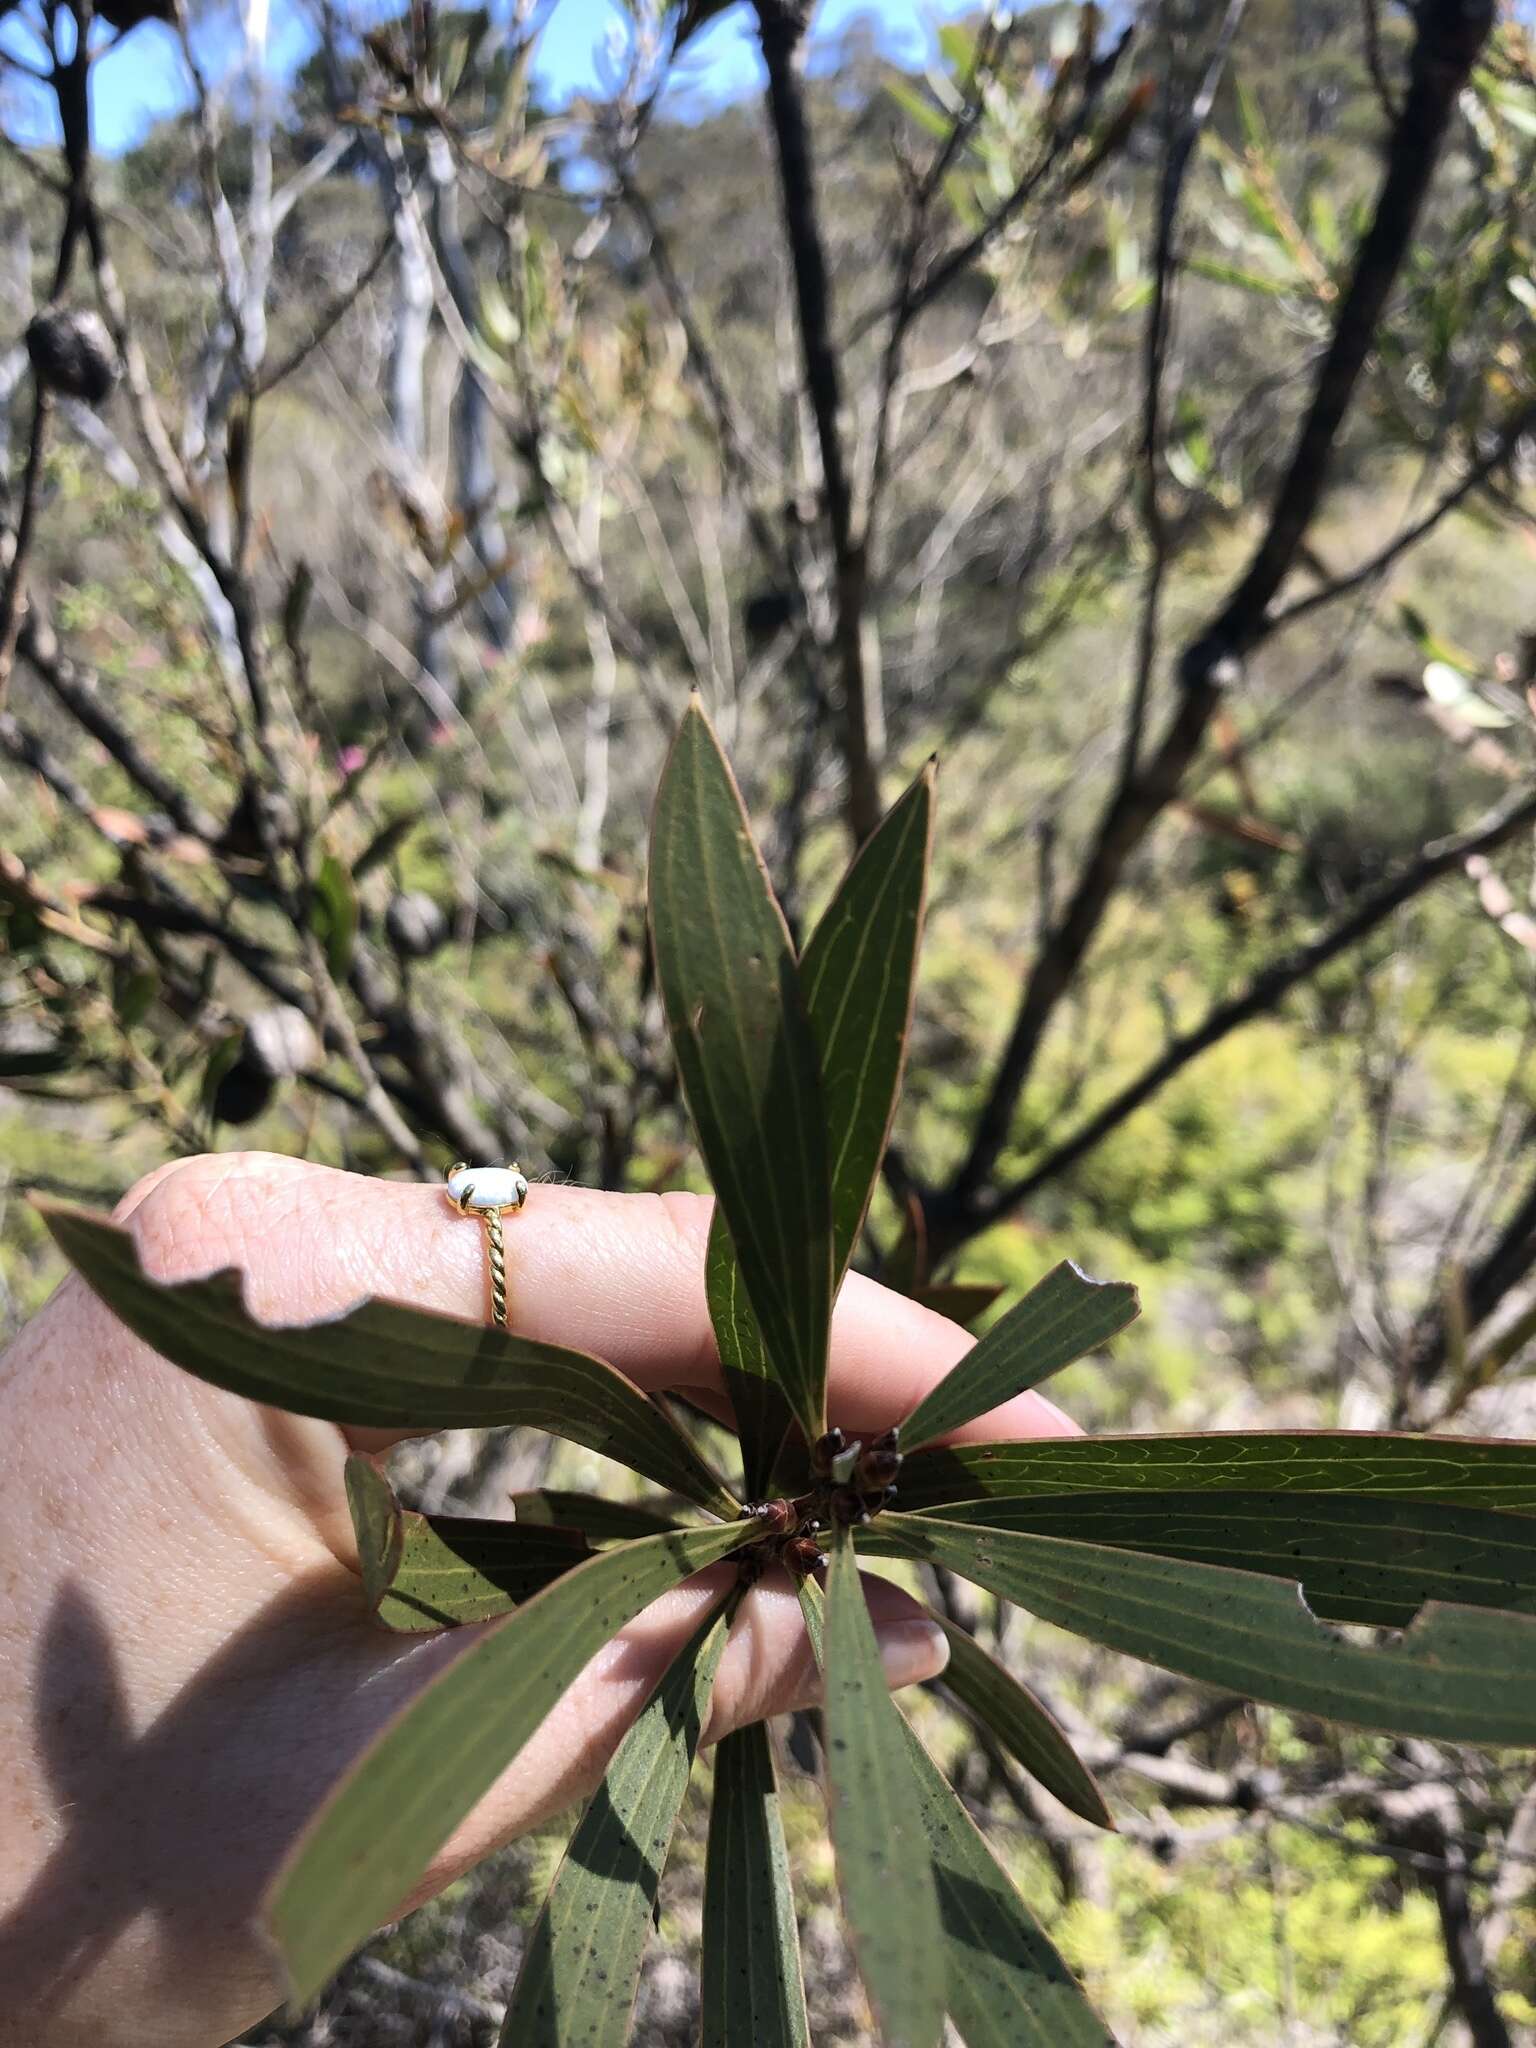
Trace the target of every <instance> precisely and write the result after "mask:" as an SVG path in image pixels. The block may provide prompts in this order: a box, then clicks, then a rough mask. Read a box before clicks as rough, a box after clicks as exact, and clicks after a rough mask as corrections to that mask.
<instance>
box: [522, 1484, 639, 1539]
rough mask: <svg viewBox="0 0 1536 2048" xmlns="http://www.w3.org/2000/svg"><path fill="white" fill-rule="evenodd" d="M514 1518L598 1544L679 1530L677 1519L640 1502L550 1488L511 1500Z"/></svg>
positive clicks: (531, 1489) (536, 1487)
mask: <svg viewBox="0 0 1536 2048" xmlns="http://www.w3.org/2000/svg"><path fill="white" fill-rule="evenodd" d="M507 1501H508V1505H509V1506H510V1507H511V1509H512V1513H513V1516H514V1518H515V1519H516V1520H517V1521H519V1522H526V1523H529V1524H538V1525H541V1526H543V1527H546V1528H550V1527H553V1528H557V1529H579V1530H580V1531H581V1533H582V1535H583V1536H586V1537H589V1538H591V1540H592V1541H593V1542H594V1543H606V1542H612V1541H614V1540H615V1539H619V1540H623V1539H625V1538H627V1537H630V1536H659V1535H660V1534H661V1532H662V1531H663V1530H664V1529H675V1528H676V1527H677V1519H676V1517H675V1516H674V1515H672V1514H671V1513H670V1512H664V1511H662V1510H659V1509H658V1508H657V1507H655V1506H652V1505H650V1504H649V1503H648V1504H646V1505H645V1506H641V1505H640V1503H639V1502H638V1501H627V1500H605V1499H604V1498H603V1496H602V1495H601V1494H600V1493H563V1492H561V1491H560V1490H559V1489H558V1488H555V1487H550V1486H535V1487H532V1488H530V1489H529V1490H528V1491H527V1492H526V1493H513V1494H509V1495H508V1496H507Z"/></svg>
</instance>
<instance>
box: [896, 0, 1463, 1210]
mask: <svg viewBox="0 0 1536 2048" xmlns="http://www.w3.org/2000/svg"><path fill="white" fill-rule="evenodd" d="M1493 12H1494V10H1493V0H1465V4H1463V0H1426V4H1425V6H1424V7H1422V8H1421V9H1420V12H1419V17H1418V33H1417V41H1416V43H1415V46H1414V56H1413V73H1412V79H1411V83H1410V87H1409V91H1408V96H1407V100H1406V102H1405V104H1404V108H1403V115H1402V119H1401V121H1400V122H1399V123H1398V126H1397V128H1396V130H1395V131H1394V133H1393V137H1392V144H1391V150H1390V154H1389V157H1388V162H1387V169H1386V173H1385V176H1384V178H1383V180H1382V185H1381V189H1380V192H1379V194H1378V197H1377V201H1376V208H1375V212H1374V214H1373V216H1372V219H1371V224H1370V227H1369V228H1368V229H1367V231H1366V234H1365V237H1364V239H1363V241H1362V242H1361V244H1360V247H1359V250H1358V252H1357V254H1356V258H1355V266H1354V271H1353V274H1352V276H1351V278H1350V280H1349V283H1348V285H1347V286H1346V287H1345V289H1344V291H1343V293H1342V295H1341V297H1340V299H1339V304H1338V312H1337V316H1336V319H1335V324H1334V329H1333V335H1332V339H1331V340H1330V342H1329V345H1328V348H1327V350H1326V352H1325V354H1324V357H1323V360H1322V363H1321V365H1320V367H1319V370H1318V374H1317V379H1316V383H1315V386H1314V390H1313V395H1312V402H1311V405H1310V406H1309V408H1308V410H1307V413H1306V416H1305V418H1304V420H1303V422H1302V426H1301V429H1300V432H1299V434H1298V436H1297V439H1296V443H1295V446H1294V449H1293V452H1292V455H1291V461H1290V465H1289V468H1288V469H1287V472H1286V475H1285V478H1284V480H1283V481H1282V483H1281V485H1280V489H1279V492H1278V495H1277V497H1276V499H1275V503H1274V505H1273V508H1272V509H1271V512H1270V517H1269V522H1268V525H1267V527H1266V530H1265V533H1264V536H1263V538H1262V540H1261V541H1260V543H1259V546H1258V548H1257V550H1256V551H1255V553H1254V556H1253V559H1252V561H1251V562H1250V564H1249V567H1248V569H1247V571H1246V573H1245V574H1244V575H1243V577H1242V579H1241V581H1240V582H1239V583H1238V584H1237V586H1236V588H1235V589H1234V590H1233V591H1232V593H1231V595H1230V596H1229V598H1228V600H1227V602H1226V603H1225V604H1224V605H1223V606H1222V608H1221V610H1220V611H1219V612H1218V613H1217V615H1216V616H1215V618H1213V619H1212V620H1211V622H1210V623H1209V624H1208V625H1207V627H1206V628H1205V630H1204V631H1203V632H1202V633H1201V634H1200V635H1199V636H1198V637H1197V638H1196V639H1195V640H1194V642H1193V643H1192V644H1191V645H1190V646H1189V647H1188V648H1187V649H1186V650H1185V653H1184V656H1183V659H1182V662H1181V664H1180V681H1181V685H1182V691H1181V697H1180V701H1179V704H1178V706H1177V709H1176V710H1175V712H1174V715H1173V718H1172V719H1171V721H1170V723H1169V726H1168V729H1167V731H1166V732H1165V734H1164V736H1163V739H1162V741H1161V743H1160V744H1159V746H1158V747H1157V750H1156V751H1155V753H1154V754H1153V755H1152V757H1151V759H1150V760H1149V761H1148V762H1147V764H1146V766H1145V768H1144V769H1142V770H1141V771H1140V773H1139V774H1138V776H1137V777H1136V778H1135V780H1133V781H1132V782H1131V783H1129V784H1128V785H1126V786H1123V787H1121V788H1119V789H1117V790H1116V792H1115V794H1114V796H1113V797H1112V798H1111V800H1110V802H1109V804H1108V806H1107V808H1106V810H1105V813H1104V816H1103V818H1102V820H1101V822H1100V825H1099V828H1098V832H1097V834H1096V835H1095V838H1094V842H1093V845H1092V847H1091V850H1090V852H1089V854H1088V857H1087V860H1086V862H1085V864H1084V868H1083V871H1082V874H1081V876H1080V877H1079V880H1078V884H1077V888H1076V890H1075V891H1074V893H1073V896H1072V899H1071V901H1070V902H1069V903H1068V905H1067V908H1066V910H1065V912H1064V913H1063V915H1062V918H1061V920H1060V922H1059V923H1058V924H1057V926H1056V927H1055V929H1054V930H1053V932H1052V933H1051V935H1050V938H1049V939H1048V941H1047V943H1046V944H1045V946H1044V947H1042V949H1041V950H1040V953H1039V954H1038V956H1037V958H1036V961H1035V964H1034V967H1033V968H1032V970H1031V972H1030V974H1029V977H1028V979H1027V981H1026V983H1025V986H1024V990H1023V993H1022V995H1021V997H1020V1001H1019V1007H1018V1010H1017V1012H1016V1014H1015V1017H1014V1022H1013V1026H1012V1029H1011V1031H1010V1033H1009V1037H1008V1042H1007V1045H1006V1047H1005V1048H1004V1052H1003V1056H1002V1058H1001V1060H1000V1061H999V1063H998V1068H997V1072H996V1075H995V1077H994V1079H993V1082H992V1086H991V1088H990V1089H989V1091H988V1094H987V1098H986V1101H985V1102H984V1104H983V1106H982V1109H981V1112H980V1114H979V1116H978V1117H977V1120H976V1128H975V1132H974V1135H973V1138H972V1142H971V1146H970V1149H969V1151H968V1153H967V1154H966V1157H965V1159H964V1160H963V1161H962V1162H961V1164H960V1166H959V1168H958V1169H957V1171H956V1173H955V1175H954V1176H953V1178H952V1179H951V1181H950V1183H949V1185H948V1186H947V1187H946V1188H945V1189H944V1190H943V1191H942V1193H941V1194H940V1195H939V1196H937V1197H936V1198H934V1201H933V1203H932V1213H931V1216H930V1228H931V1229H937V1231H938V1234H939V1236H940V1237H941V1238H943V1237H945V1236H946V1235H947V1236H948V1238H949V1241H950V1242H951V1243H953V1242H957V1241H958V1239H959V1237H961V1236H965V1235H969V1229H968V1228H967V1227H966V1219H967V1217H968V1216H969V1214H970V1213H971V1212H972V1211H973V1210H974V1209H975V1207H976V1203H977V1196H978V1193H979V1190H980V1189H981V1188H982V1187H983V1186H984V1184H985V1182H986V1180H987V1178H988V1177H989V1175H990V1174H991V1172H992V1170H993V1168H994V1167H995V1166H996V1164H997V1161H998V1159H999V1158H1000V1156H1001V1154H1002V1151H1003V1148H1004V1147H1005V1145H1006V1144H1007V1142H1008V1132H1009V1129H1010V1127H1011V1125H1012V1122H1013V1116H1014V1111H1015V1109H1016V1108H1017V1105H1018V1101H1019V1097H1020V1096H1021V1094H1022V1093H1023V1090H1024V1087H1025V1084H1026V1083H1027V1081H1028V1079H1029V1076H1030V1073H1031V1071H1032V1070H1033V1067H1034V1063H1035V1056H1036V1054H1037V1052H1038V1051H1039V1047H1040V1042H1041V1039H1042V1038H1043V1036H1044V1034H1045V1030H1046V1027H1047V1025H1048V1024H1049V1023H1050V1021H1051V1018H1052V1017H1053V1015H1054V1014H1055V1011H1056V1006H1057V1004H1058V1003H1059V1002H1060V1001H1061V998H1062V997H1063V996H1064V995H1065V994H1066V992H1067V990H1068V989H1069V988H1070V987H1071V985H1072V983H1073V981H1074V979H1075V977H1076V975H1077V972H1078V969H1079V968H1080V966H1081V965H1082V961H1083V958H1084V956H1085V954H1086V953H1087V951H1088V948H1089V946H1090V945H1091V943H1092V942H1093V939H1094V937H1095V935H1096V934H1097V932H1098V928H1099V924H1100V921H1101V920H1102V918H1103V916H1104V912H1105V910H1106V908H1107V907H1108V904H1109V902H1110V899H1111V897H1112V896H1113V894H1114V892H1115V890H1116V888H1117V887H1118V885H1119V883H1120V880H1121V877H1122V876H1123V874H1124V872H1125V869H1126V866H1127V864H1128V862H1129V861H1130V859H1131V857H1132V855H1133V854H1134V853H1135V852H1136V850H1137V848H1138V847H1139V846H1140V845H1141V842H1142V840H1143V839H1144V838H1145V837H1146V835H1147V832H1148V830H1149V829H1150V828H1151V826H1152V824H1153V823H1154V822H1155V820H1156V819H1157V818H1158V817H1159V816H1160V815H1161V814H1162V812H1163V811H1164V810H1165V809H1166V807H1167V806H1168V804H1169V803H1171V802H1172V800H1173V798H1174V797H1175V796H1177V795H1178V794H1179V790H1180V785H1181V784H1182V782H1183V779H1184V775H1185V772H1186V771H1187V769H1188V768H1189V765H1190V763H1191V762H1192V761H1193V759H1194V758H1195V755H1196V754H1197V753H1198V751H1199V749H1200V746H1201V744H1202V742H1203V740H1204V738H1205V732H1206V727H1207V726H1208V725H1209V723H1210V720H1211V717H1212V715H1213V713H1214V712H1215V709H1216V706H1217V705H1218V703H1219V702H1220V701H1221V698H1222V695H1223V693H1224V690H1225V688H1226V686H1227V684H1228V683H1229V682H1230V681H1232V680H1233V679H1234V677H1235V674H1236V672H1237V665H1238V663H1239V662H1240V661H1241V659H1242V658H1243V656H1245V655H1246V654H1249V653H1251V652H1252V650H1253V649H1254V648H1255V647H1256V646H1257V645H1258V644H1259V643H1260V641H1261V640H1263V639H1264V638H1265V637H1266V636H1267V633H1268V631H1269V630H1271V627H1270V622H1269V620H1268V618H1267V613H1268V608H1269V605H1270V603H1271V601H1272V600H1273V598H1274V596H1275V593H1276V591H1277V590H1278V588H1279V586H1280V584H1281V582H1282V581H1283V579H1284V577H1285V576H1286V574H1287V572H1288V571H1289V570H1290V568H1291V566H1292V564H1293V562H1294V560H1295V557H1296V553H1297V550H1298V549H1299V547H1300V546H1301V543H1302V540H1303V539H1304V537H1305V534H1306V531H1307V527H1308V525H1309V524H1310V522H1311V520H1312V517H1313V514H1314V513H1315V512H1316V510H1317V506H1318V502H1319V500H1320V498H1321V496H1322V492H1323V486H1324V483H1325V481H1326V478H1327V474H1328V468H1329V462H1330V457H1331V455H1332V451H1333V446H1334V443H1335V441H1336V439H1337V437H1338V434H1339V430H1340V428H1341V427H1342V425H1343V423H1344V418H1345V415H1346V414H1347V412H1348V410H1349V406H1350V402H1351V400H1352V398H1353V396H1354V392H1355V388H1356V386H1357V384H1358V382H1359V379H1360V374H1361V372H1362V370H1363V369H1364V367H1365V362H1366V358H1367V355H1368V354H1369V351H1370V347H1371V342H1372V339H1373V337H1374V335H1375V332H1376V327H1377V324H1378V322H1379V320H1380V318H1381V314H1382V310H1383V308H1384V306H1385V304H1386V300H1387V296H1388V293H1389V292H1390V291H1391V288H1392V285H1393V282H1394V280H1395V279H1396V277H1397V275H1398V273H1399V271H1400V269H1401V268H1402V265H1403V262H1404V260H1405V258H1406V256H1407V254H1408V249H1409V245H1410V243H1411V241H1412V237H1413V231H1414V226H1415V223H1416V222H1417V220H1418V216H1419V212H1420V209H1421V207H1422V206H1423V203H1424V199H1425V196H1426V194H1427V192H1428V189H1429V184H1430V180H1431V177H1432V175H1433V172H1434V167H1435V164H1436V161H1437V160H1438V156H1439V152H1440V146H1441V144H1442V142H1443V141H1444V137H1445V132H1446V128H1447V126H1448V124H1449V122H1450V118H1451V115H1452V113H1453V111H1454V109H1455V106H1456V102H1457V96H1458V94H1459V92H1460V89H1461V86H1462V84H1463V82H1464V81H1465V79H1466V77H1467V74H1468V72H1469V71H1470V69H1471V67H1472V64H1473V62H1474V61H1475V59H1476V57H1477V53H1478V51H1479V49H1480V48H1481V46H1482V43H1483V41H1484V40H1485V38H1486V37H1487V35H1488V33H1489V31H1490V29H1491V27H1492V24H1493Z"/></svg>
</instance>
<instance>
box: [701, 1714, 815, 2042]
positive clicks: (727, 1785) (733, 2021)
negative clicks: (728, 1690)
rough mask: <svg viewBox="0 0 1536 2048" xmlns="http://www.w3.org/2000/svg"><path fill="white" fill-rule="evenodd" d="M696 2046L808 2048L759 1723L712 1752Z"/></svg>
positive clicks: (795, 1941) (786, 1882)
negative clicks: (712, 1780) (712, 1789)
mask: <svg viewBox="0 0 1536 2048" xmlns="http://www.w3.org/2000/svg"><path fill="white" fill-rule="evenodd" d="M700 1979H701V1981H700V1988H699V2000H700V2021H699V2048H810V2042H811V2035H810V2028H809V2026H808V2025H807V2022H806V2016H805V1987H804V1984H803V1982H802V1980H801V1974H800V1941H799V1935H798V1932H797V1930H796V1927H795V1899H794V1892H793V1889H792V1887H791V1883H790V1873H789V1853H788V1850H787V1849H786V1847H785V1844H784V1823H783V1820H782V1819H781V1817H780V1814H779V1788H778V1783H777V1780H776V1778H775V1775H774V1768H773V1751H772V1748H771V1747H770V1745H769V1741H768V1731H767V1729H766V1728H765V1727H764V1726H763V1724H762V1722H761V1721H754V1722H753V1723H752V1724H751V1726H750V1727H747V1728H738V1729H737V1730H736V1732H735V1733H734V1734H733V1735H727V1736H726V1738H725V1740H724V1741H723V1742H722V1743H721V1744H720V1745H719V1747H718V1748H717V1749H716V1751H715V1782H714V1791H713V1799H712V1802H711V1806H710V1813H709V1850H708V1856H707V1860H706V1862H705V1866H704V1941H703V1954H702V1960H701V1964H700Z"/></svg>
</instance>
